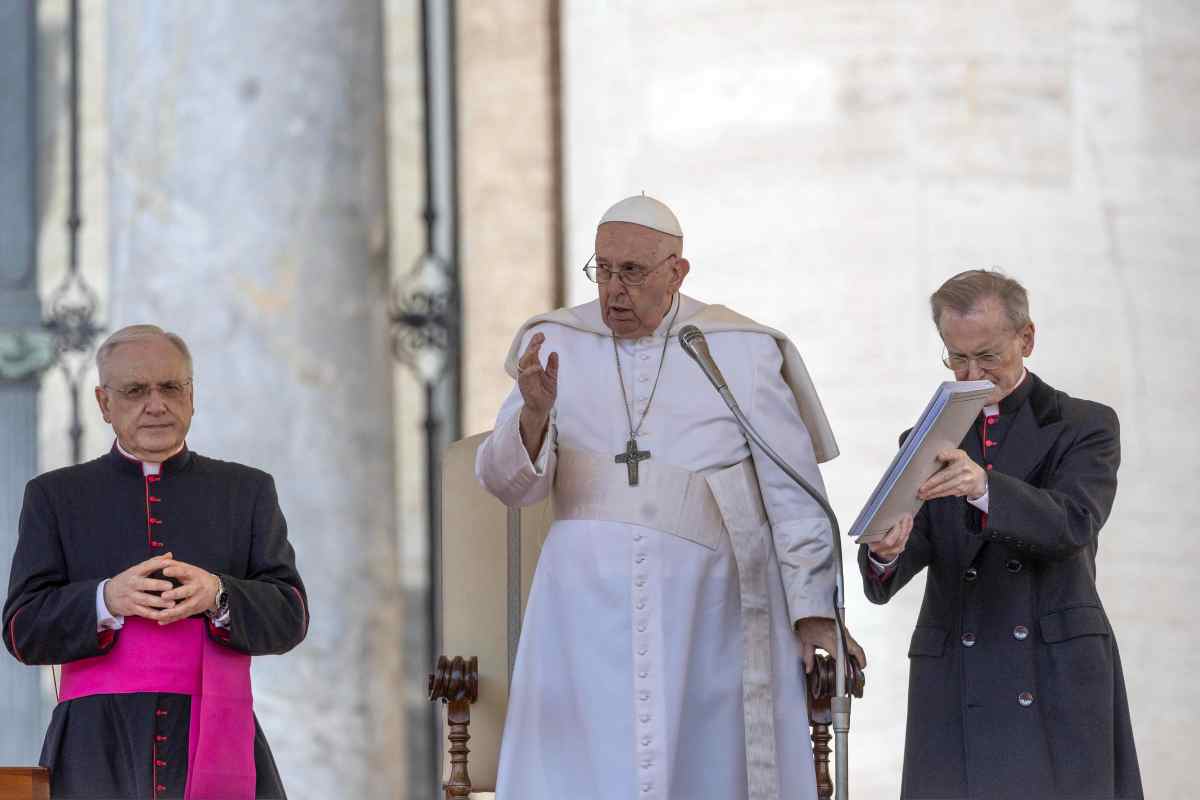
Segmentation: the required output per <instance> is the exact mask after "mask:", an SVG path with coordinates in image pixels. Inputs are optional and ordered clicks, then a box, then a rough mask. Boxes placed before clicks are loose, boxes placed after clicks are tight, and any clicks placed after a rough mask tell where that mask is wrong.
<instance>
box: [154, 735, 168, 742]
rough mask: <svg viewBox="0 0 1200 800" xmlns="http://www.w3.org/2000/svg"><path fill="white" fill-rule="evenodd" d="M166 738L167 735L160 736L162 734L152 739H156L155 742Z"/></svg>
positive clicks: (163, 740)
mask: <svg viewBox="0 0 1200 800" xmlns="http://www.w3.org/2000/svg"><path fill="white" fill-rule="evenodd" d="M166 740H167V737H165V736H162V735H159V736H155V737H154V741H156V742H165V741H166Z"/></svg>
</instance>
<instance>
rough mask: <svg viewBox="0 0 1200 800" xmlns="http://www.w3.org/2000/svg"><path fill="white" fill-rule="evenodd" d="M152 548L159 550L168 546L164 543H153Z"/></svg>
mask: <svg viewBox="0 0 1200 800" xmlns="http://www.w3.org/2000/svg"><path fill="white" fill-rule="evenodd" d="M150 546H151V547H153V548H159V547H165V546H166V545H164V544H163V543H162V542H151V543H150Z"/></svg>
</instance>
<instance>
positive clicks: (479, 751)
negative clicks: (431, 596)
mask: <svg viewBox="0 0 1200 800" xmlns="http://www.w3.org/2000/svg"><path fill="white" fill-rule="evenodd" d="M485 438H487V433H481V434H477V435H475V436H470V437H467V438H466V439H460V440H459V441H457V442H454V443H453V444H451V445H450V446H449V447H448V448H446V452H445V454H444V456H443V458H442V531H441V534H442V536H441V541H442V554H441V556H442V557H441V573H442V574H441V587H442V588H441V598H440V603H439V609H440V615H441V625H442V648H441V652H442V654H444V655H447V656H450V657H454V656H464V657H470V656H478V657H479V699H478V701H476V703H475V704H474V705H473V706H471V729H470V730H471V741H470V749H471V764H470V770H471V783H472V786H473V787H474V789H475V790H477V791H494V790H495V787H496V766H497V760H498V758H499V755H500V735H501V733H502V731H503V729H504V715H505V712H506V710H507V708H508V686H509V679H510V676H511V670H512V663H513V659H514V658H515V657H516V652H517V639H518V638H519V636H520V633H521V620H522V618H523V616H524V613H525V603H526V600H527V599H528V597H529V585H530V583H531V582H532V581H533V570H534V567H535V566H536V565H537V559H538V554H539V553H541V550H542V543H543V542H545V540H546V535H547V534H548V533H549V530H550V523H551V522H552V521H553V517H552V515H551V510H550V503H549V501H548V500H547V501H544V502H542V503H539V504H537V505H534V506H530V507H528V508H522V509H509V508H506V507H505V506H504V504H503V503H501V502H500V501H499V500H497V499H496V498H495V497H493V496H492V495H490V494H488V492H487V490H485V489H484V488H483V487H482V486H481V485H480V484H479V481H478V480H477V479H476V478H475V453H476V451H477V450H478V449H479V446H480V445H481V444H482V443H483V440H484V439H485ZM441 746H442V748H443V775H444V776H448V775H449V761H448V756H447V755H446V753H445V742H442V744H441Z"/></svg>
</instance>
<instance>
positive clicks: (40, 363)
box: [0, 330, 58, 383]
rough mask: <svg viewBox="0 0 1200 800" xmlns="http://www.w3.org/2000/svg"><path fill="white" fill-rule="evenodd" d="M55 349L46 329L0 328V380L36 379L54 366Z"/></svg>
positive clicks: (52, 338)
mask: <svg viewBox="0 0 1200 800" xmlns="http://www.w3.org/2000/svg"><path fill="white" fill-rule="evenodd" d="M57 360H58V350H57V348H56V347H55V339H54V336H53V335H52V334H49V333H47V332H45V331H36V330H33V331H0V383H10V382H11V383H17V382H22V381H29V380H35V379H36V378H38V376H40V375H41V374H42V373H43V372H45V371H46V370H47V369H49V368H50V367H52V366H54V362H55V361H57Z"/></svg>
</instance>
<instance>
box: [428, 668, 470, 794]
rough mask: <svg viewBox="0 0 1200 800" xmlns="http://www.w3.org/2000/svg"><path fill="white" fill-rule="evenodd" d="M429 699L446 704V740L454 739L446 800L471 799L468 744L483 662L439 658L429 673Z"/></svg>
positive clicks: (451, 741)
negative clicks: (473, 706) (480, 667)
mask: <svg viewBox="0 0 1200 800" xmlns="http://www.w3.org/2000/svg"><path fill="white" fill-rule="evenodd" d="M429 699H430V700H431V701H433V702H436V701H438V700H441V701H442V702H443V703H445V704H446V723H447V727H448V728H449V733H448V735H447V737H446V738H448V739H449V740H450V778H449V780H447V781H446V783H445V784H443V786H444V788H445V789H446V799H447V800H451V799H452V798H455V797H459V798H465V797H469V796H470V794H471V776H470V774H469V773H468V770H467V754H468V753H470V750H469V749H467V742H468V741H470V739H471V734H470V727H471V703H474V702H475V701H476V700H478V699H479V659H478V658H476V657H475V656H471V657H470V658H468V659H464V658H463V657H462V656H455V657H454V658H447V657H446V656H439V657H438V661H437V667H436V668H435V669H434V671H433V672H431V673H430V674H429Z"/></svg>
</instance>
